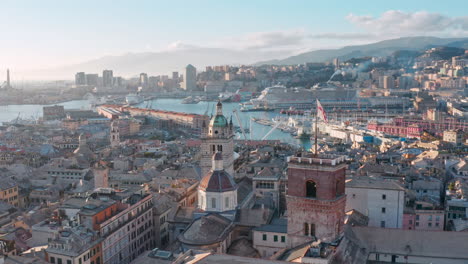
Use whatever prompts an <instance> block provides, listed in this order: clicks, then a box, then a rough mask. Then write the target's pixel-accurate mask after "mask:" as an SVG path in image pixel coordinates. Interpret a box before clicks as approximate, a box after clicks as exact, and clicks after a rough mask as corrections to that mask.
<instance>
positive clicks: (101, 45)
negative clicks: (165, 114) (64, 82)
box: [0, 0, 468, 81]
mask: <svg viewBox="0 0 468 264" xmlns="http://www.w3.org/2000/svg"><path fill="white" fill-rule="evenodd" d="M457 3H458V4H457ZM463 3H464V2H462V1H455V2H452V3H451V4H450V5H447V4H446V3H443V2H435V3H431V5H426V2H424V1H405V2H403V1H393V2H392V3H391V4H389V3H375V2H373V1H368V0H366V1H361V3H360V5H358V6H356V5H355V4H353V3H351V2H349V3H341V2H339V1H327V2H317V3H316V2H312V1H302V0H301V1H294V5H292V4H290V3H284V2H280V1H277V2H276V3H272V1H257V2H256V3H255V5H253V4H252V3H251V2H248V1H236V2H233V3H225V2H223V1H208V0H207V1H197V2H192V1H134V2H131V3H130V2H123V1H98V2H94V1H80V5H77V4H76V3H71V2H62V1H51V0H50V1H6V2H4V3H2V10H3V12H2V13H3V19H4V21H6V23H2V24H1V25H0V29H1V30H2V32H4V40H2V42H0V58H1V61H0V81H3V79H4V78H5V77H4V74H1V72H4V71H5V69H6V68H10V69H11V71H12V81H18V80H23V79H25V80H32V79H38V80H40V79H54V78H58V79H64V77H66V79H68V80H72V79H73V74H74V72H73V71H74V70H75V69H74V68H73V67H74V65H86V63H87V62H90V61H94V60H98V59H100V58H103V57H106V56H116V57H121V56H126V55H127V54H137V55H140V54H143V53H147V54H153V53H158V54H168V53H171V54H173V53H180V52H181V51H187V50H191V51H199V50H206V49H223V50H226V51H228V52H229V53H230V54H231V55H232V58H231V57H229V56H227V57H226V64H236V59H237V60H239V61H238V62H237V63H238V64H242V63H246V64H249V63H254V62H256V61H262V60H270V59H281V58H285V57H288V56H291V55H295V54H299V53H301V52H305V51H311V50H317V49H323V48H340V47H343V46H349V45H359V44H367V43H373V42H377V41H381V40H386V39H393V38H398V37H406V36H435V37H467V36H468V16H466V14H465V13H464V10H463V8H457V6H463ZM337 6H339V8H337ZM394 6H404V9H399V10H395V9H393V8H392V7H394ZM423 7H424V8H423ZM286 8H287V9H286ZM284 10H288V12H284ZM314 14H322V15H320V16H314ZM323 14H326V15H323ZM252 54H254V55H252ZM143 55H144V54H143ZM111 59H112V58H111ZM200 61H201V63H200V64H208V63H213V62H215V63H217V62H218V61H219V62H221V64H222V61H223V60H222V58H219V59H216V60H214V59H212V60H209V59H207V60H206V63H204V61H203V60H200ZM160 63H161V64H167V66H165V65H161V68H158V69H151V68H149V69H148V70H146V71H147V72H148V73H149V74H168V73H169V72H171V71H180V70H181V69H182V67H183V65H180V64H181V63H180V62H178V63H176V62H174V63H172V64H171V61H169V62H166V61H161V62H160ZM195 66H197V67H198V68H200V66H201V67H203V66H204V65H195ZM111 68H116V69H118V68H119V65H115V66H112V65H111ZM72 69H73V70H72ZM161 69H164V70H161ZM95 70H96V69H86V68H83V69H82V71H91V72H94V71H95ZM102 70H103V69H101V71H98V72H97V73H100V74H101V73H102ZM54 71H56V72H54ZM161 71H163V72H161ZM59 72H60V74H59ZM133 74H134V75H137V74H138V72H134V73H133ZM48 75H50V76H48ZM54 75H55V76H54ZM115 75H123V76H124V77H129V76H125V75H126V73H125V74H123V73H122V74H120V73H119V72H118V70H117V71H116V72H115Z"/></svg>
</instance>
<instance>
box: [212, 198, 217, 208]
mask: <svg viewBox="0 0 468 264" xmlns="http://www.w3.org/2000/svg"><path fill="white" fill-rule="evenodd" d="M211 208H216V198H211Z"/></svg>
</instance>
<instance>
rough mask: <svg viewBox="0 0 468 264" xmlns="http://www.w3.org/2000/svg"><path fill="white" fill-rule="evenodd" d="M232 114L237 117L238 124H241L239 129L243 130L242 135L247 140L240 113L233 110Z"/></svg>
mask: <svg viewBox="0 0 468 264" xmlns="http://www.w3.org/2000/svg"><path fill="white" fill-rule="evenodd" d="M232 112H233V113H234V115H235V116H236V119H237V123H239V127H240V129H241V132H242V135H243V136H244V139H245V140H247V135H245V131H244V127H243V126H242V122H241V120H240V118H239V113H237V109H234V110H232Z"/></svg>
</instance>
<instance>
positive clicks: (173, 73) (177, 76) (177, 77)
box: [172, 72, 179, 81]
mask: <svg viewBox="0 0 468 264" xmlns="http://www.w3.org/2000/svg"><path fill="white" fill-rule="evenodd" d="M172 80H174V81H178V80H179V72H172Z"/></svg>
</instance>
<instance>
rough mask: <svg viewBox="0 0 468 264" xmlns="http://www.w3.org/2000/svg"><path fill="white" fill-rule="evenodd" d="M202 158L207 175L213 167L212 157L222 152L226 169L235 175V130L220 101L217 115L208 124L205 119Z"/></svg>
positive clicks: (204, 171)
mask: <svg viewBox="0 0 468 264" xmlns="http://www.w3.org/2000/svg"><path fill="white" fill-rule="evenodd" d="M201 139H202V144H201V149H200V151H201V160H200V167H201V169H202V175H206V174H207V173H208V172H209V171H210V170H211V169H212V157H213V155H214V154H215V153H216V152H220V153H221V155H222V157H223V164H224V169H225V170H226V172H227V173H228V174H229V175H232V176H234V130H233V125H232V120H231V122H228V120H227V119H226V117H224V115H223V105H222V104H221V102H218V104H217V105H216V115H215V116H214V117H212V118H211V121H210V124H209V125H208V126H207V125H206V124H205V121H203V131H202V135H201Z"/></svg>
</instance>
